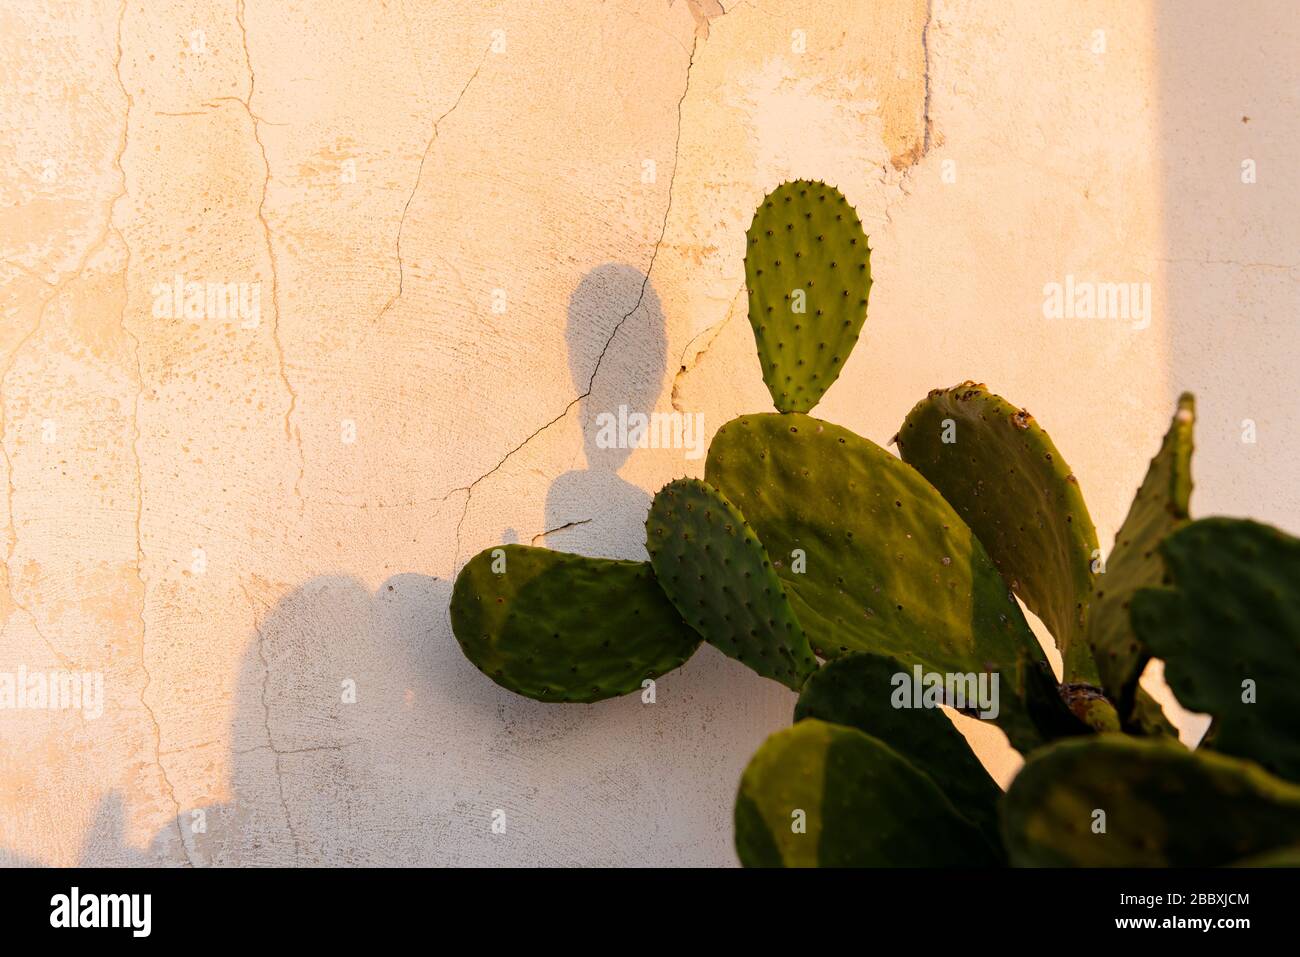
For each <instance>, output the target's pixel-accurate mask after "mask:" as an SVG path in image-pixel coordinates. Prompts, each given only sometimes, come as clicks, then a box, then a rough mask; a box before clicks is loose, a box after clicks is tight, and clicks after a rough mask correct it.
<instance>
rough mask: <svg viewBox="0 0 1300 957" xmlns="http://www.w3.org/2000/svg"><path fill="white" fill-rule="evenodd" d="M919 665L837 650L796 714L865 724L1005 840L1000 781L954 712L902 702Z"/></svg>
mask: <svg viewBox="0 0 1300 957" xmlns="http://www.w3.org/2000/svg"><path fill="white" fill-rule="evenodd" d="M912 678H913V675H912V669H911V668H907V667H904V666H903V665H902V664H900V663H899V662H897V661H895V660H894V659H893V658H885V657H883V656H880V655H871V654H866V653H860V654H855V655H845V656H844V657H843V658H837V659H835V660H834V661H832V662H831V663H830V664H828V665H826V667H824V668H822V669H821V671H819V672H817V673H816V674H815V675H813V676H812V677H811V678H809V679H808V683H807V684H806V685H804V688H803V691H802V692H801V693H800V694H799V701H798V703H797V704H796V705H795V709H794V719H795V721H796V722H797V721H803V720H805V719H808V718H816V719H818V720H821V721H827V722H830V723H832V724H840V725H845V726H846V727H850V728H857V729H858V730H859V731H862V732H864V733H865V734H869V735H871V736H872V737H874V738H878V739H879V740H880V741H882V742H884V743H885V744H887V745H889V747H891V748H893V749H894V750H895V751H896V752H898V754H899V756H901V757H903V758H905V759H907V760H908V761H910V762H911V763H912V764H913V765H914V766H915V767H916V768H917V770H919V771H922V772H924V773H925V774H927V775H929V776H930V778H931V780H933V781H934V783H935V784H937V785H938V786H939V789H940V790H941V791H943V793H944V794H945V795H947V797H948V800H949V801H951V802H952V804H953V806H954V807H955V808H956V809H957V811H958V813H960V814H961V815H962V816H963V817H965V818H966V819H967V820H969V821H970V822H971V823H972V824H974V825H975V826H976V827H978V828H979V829H980V831H981V832H982V833H983V834H984V836H985V837H986V838H987V839H988V841H989V843H990V844H991V845H992V846H994V847H996V846H998V842H999V836H998V802H999V800H1000V799H1001V797H1002V789H1001V788H1000V787H998V785H997V782H996V781H994V780H993V779H992V778H991V777H989V774H988V772H987V771H985V770H984V765H982V764H980V761H979V758H977V757H975V753H974V752H973V751H971V749H970V745H969V744H967V743H966V739H965V738H964V737H962V735H961V732H959V731H958V730H957V729H956V728H955V727H953V724H952V722H951V721H949V720H948V716H947V715H946V714H944V713H943V711H942V710H941V709H938V708H904V707H895V705H896V704H898V703H899V701H900V700H901V698H900V694H901V689H902V688H903V686H904V685H905V684H906V683H910V682H911V681H912Z"/></svg>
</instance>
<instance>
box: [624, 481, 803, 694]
mask: <svg viewBox="0 0 1300 957" xmlns="http://www.w3.org/2000/svg"><path fill="white" fill-rule="evenodd" d="M645 529H646V550H647V551H648V552H649V553H650V564H651V565H652V566H654V570H655V577H656V578H657V579H658V581H659V585H660V587H661V588H663V590H664V593H665V594H666V595H667V596H668V598H669V600H670V601H671V602H672V603H673V605H674V606H675V607H676V608H677V611H678V612H679V613H680V614H681V616H682V617H683V618H684V619H686V621H687V623H688V624H690V625H691V626H692V627H694V628H695V630H696V631H698V632H699V633H700V635H701V636H702V637H703V638H704V640H705V641H707V642H708V643H709V644H711V645H713V646H714V647H715V648H717V649H718V650H719V651H721V652H722V653H723V654H725V655H728V656H730V657H732V658H735V659H736V660H737V661H739V662H741V663H743V664H745V665H748V666H749V667H750V668H752V669H753V670H754V671H757V672H758V673H759V674H760V675H762V676H763V677H765V678H771V679H772V680H774V681H779V682H781V684H783V685H785V686H786V687H788V688H792V689H794V690H795V691H798V690H799V689H800V688H801V687H803V683H804V679H806V678H807V677H808V676H809V675H810V674H812V673H813V672H814V671H816V670H817V659H816V658H815V657H813V652H812V648H810V647H809V645H808V639H807V638H805V637H804V633H803V629H802V628H801V627H799V621H798V619H796V618H795V616H794V612H793V611H791V610H790V601H789V599H788V598H787V597H786V594H785V588H783V587H782V585H781V579H780V578H778V577H777V574H776V570H775V569H774V568H773V567H772V563H771V561H770V560H769V559H768V555H767V552H766V550H764V548H763V543H762V542H760V541H759V540H758V536H757V535H755V534H754V530H753V529H752V528H750V527H749V525H748V524H747V523H746V522H745V516H744V515H742V514H741V513H740V510H739V509H738V508H736V506H735V505H733V504H732V503H731V502H730V501H729V500H728V499H727V497H726V496H724V495H723V494H722V493H721V492H719V491H718V490H717V489H715V488H714V487H713V486H712V485H709V484H707V483H705V482H701V481H700V480H699V479H678V480H677V481H675V482H670V483H669V484H668V485H665V486H664V487H663V488H662V489H660V490H659V494H658V495H656V496H655V498H654V503H653V504H652V505H651V506H650V514H649V516H648V517H647V518H646V523H645Z"/></svg>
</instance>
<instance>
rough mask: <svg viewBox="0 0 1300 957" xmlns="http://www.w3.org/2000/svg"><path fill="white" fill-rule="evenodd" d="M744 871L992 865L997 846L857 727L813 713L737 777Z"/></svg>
mask: <svg viewBox="0 0 1300 957" xmlns="http://www.w3.org/2000/svg"><path fill="white" fill-rule="evenodd" d="M736 852H737V854H738V855H739V856H740V862H741V863H742V864H744V865H745V866H746V867H889V866H893V867H963V866H964V867H986V866H990V865H993V864H996V863H998V862H999V854H998V851H997V850H996V849H995V848H993V847H992V846H990V845H989V843H988V842H987V841H986V840H985V839H984V837H983V835H982V834H981V833H980V832H979V830H978V829H977V828H976V827H975V826H974V825H973V824H971V823H970V821H968V820H967V819H966V818H965V817H963V816H962V815H961V814H960V813H958V811H957V809H956V808H955V807H954V806H953V804H952V802H951V801H949V800H948V798H947V797H945V796H944V794H943V792H942V791H941V790H940V789H939V787H938V785H936V784H935V783H934V781H932V780H931V779H930V777H929V776H928V775H926V774H925V773H924V772H922V771H920V770H918V769H917V768H916V766H915V765H913V764H912V763H911V762H909V761H908V760H907V759H906V758H904V757H901V756H900V755H899V754H898V753H897V752H896V751H894V750H893V749H891V748H890V747H888V746H887V745H885V744H883V743H882V742H880V741H878V740H877V739H875V738H873V737H871V736H869V735H866V734H863V733H862V732H861V731H858V730H857V729H856V728H847V727H842V726H840V725H835V724H827V723H826V722H824V721H818V720H816V719H814V718H810V719H808V720H806V721H800V722H799V723H798V724H796V725H795V726H794V727H792V728H786V729H785V730H784V731H778V732H777V733H776V734H774V735H772V736H771V737H770V738H768V739H767V741H766V742H764V744H763V746H762V747H761V748H759V749H758V751H757V752H756V753H755V754H754V756H753V758H751V759H750V762H749V766H748V767H746V768H745V773H744V775H743V776H742V777H741V779H740V793H739V794H738V795H737V796H736Z"/></svg>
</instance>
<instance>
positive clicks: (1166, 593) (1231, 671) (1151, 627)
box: [1132, 518, 1300, 781]
mask: <svg viewBox="0 0 1300 957" xmlns="http://www.w3.org/2000/svg"><path fill="white" fill-rule="evenodd" d="M1160 553H1161V555H1162V556H1163V557H1164V561H1165V564H1166V566H1167V568H1168V573H1169V576H1170V578H1171V583H1172V586H1173V587H1171V588H1147V589H1143V590H1141V591H1139V592H1138V593H1137V594H1136V595H1135V596H1134V598H1133V603H1132V620H1133V629H1134V631H1135V632H1136V633H1137V636H1138V639H1139V640H1140V641H1141V642H1142V644H1143V645H1144V646H1145V647H1147V648H1149V649H1150V650H1151V653H1152V654H1154V655H1155V656H1156V657H1158V658H1163V659H1164V662H1165V680H1166V681H1167V682H1169V686H1170V687H1171V688H1172V689H1173V691H1174V694H1176V695H1177V696H1178V700H1179V701H1180V702H1181V703H1182V704H1183V706H1184V707H1187V708H1189V709H1191V710H1193V711H1203V712H1209V713H1210V714H1212V715H1214V719H1215V720H1214V734H1213V743H1212V745H1210V746H1212V747H1213V748H1214V750H1216V751H1220V752H1223V753H1225V754H1233V755H1237V756H1238V757H1243V758H1250V759H1252V760H1254V761H1257V762H1259V763H1260V764H1261V765H1262V766H1263V767H1265V768H1266V769H1268V770H1269V771H1271V772H1273V773H1274V774H1277V775H1279V776H1281V777H1284V778H1287V779H1288V780H1292V781H1300V735H1297V734H1296V730H1297V715H1300V539H1296V538H1293V537H1291V536H1290V535H1287V534H1285V533H1284V532H1281V531H1278V530H1277V529H1275V528H1272V527H1270V526H1268V525H1261V524H1259V523H1258V522H1251V521H1246V520H1244V519H1231V518H1207V519H1201V520H1199V521H1196V522H1192V523H1190V524H1188V525H1186V526H1185V527H1183V528H1181V529H1179V530H1178V531H1176V532H1174V533H1173V534H1172V535H1170V536H1168V537H1167V538H1165V539H1164V541H1163V542H1161V544H1160Z"/></svg>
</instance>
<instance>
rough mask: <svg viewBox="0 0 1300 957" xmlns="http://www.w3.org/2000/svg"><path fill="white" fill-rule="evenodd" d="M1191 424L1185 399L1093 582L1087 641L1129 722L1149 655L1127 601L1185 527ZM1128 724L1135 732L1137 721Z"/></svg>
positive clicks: (1154, 575)
mask: <svg viewBox="0 0 1300 957" xmlns="http://www.w3.org/2000/svg"><path fill="white" fill-rule="evenodd" d="M1195 419H1196V403H1195V400H1194V399H1193V398H1192V396H1191V395H1190V394H1188V393H1184V394H1183V395H1182V397H1181V398H1179V400H1178V409H1177V411H1176V412H1175V413H1174V418H1173V422H1172V423H1170V426H1169V431H1168V432H1167V433H1166V434H1165V438H1164V441H1163V442H1162V443H1161V444H1160V451H1159V452H1157V453H1156V456H1155V458H1153V459H1152V460H1151V464H1150V465H1149V466H1148V467H1147V474H1146V478H1144V479H1143V480H1142V487H1141V488H1139V489H1138V491H1137V495H1135V496H1134V498H1133V504H1132V505H1130V506H1129V510H1128V516H1127V517H1126V518H1125V519H1124V524H1123V525H1121V526H1120V529H1119V534H1118V535H1116V536H1115V546H1114V548H1112V549H1111V553H1110V555H1109V556H1108V558H1107V561H1106V573H1105V574H1104V575H1098V576H1097V578H1096V584H1095V589H1096V591H1095V593H1094V596H1093V603H1092V611H1091V613H1090V620H1089V622H1088V641H1089V643H1090V644H1091V645H1092V649H1093V656H1094V657H1095V658H1096V660H1097V671H1098V673H1099V674H1100V676H1101V685H1102V687H1103V688H1104V689H1105V690H1106V693H1107V695H1108V696H1109V697H1110V699H1111V700H1112V701H1114V702H1115V703H1116V707H1117V709H1118V711H1119V713H1120V715H1121V716H1123V717H1124V718H1125V719H1126V721H1127V719H1128V718H1129V715H1130V714H1131V713H1132V712H1133V710H1134V708H1135V700H1136V699H1135V696H1136V694H1137V692H1138V679H1139V678H1140V677H1142V670H1143V669H1144V668H1145V667H1146V664H1147V661H1148V660H1149V659H1150V657H1151V655H1150V652H1148V651H1147V649H1146V648H1144V647H1143V646H1142V644H1141V643H1140V642H1139V641H1138V640H1137V638H1136V636H1135V635H1134V634H1133V627H1132V625H1131V624H1130V622H1129V603H1130V602H1131V601H1132V599H1133V594H1134V592H1136V591H1137V590H1138V589H1139V588H1147V587H1152V586H1155V585H1159V584H1160V582H1161V580H1162V579H1163V577H1164V572H1165V569H1164V562H1163V561H1162V560H1161V558H1160V554H1159V552H1158V551H1157V546H1158V545H1159V544H1160V542H1161V540H1162V539H1163V538H1164V537H1165V536H1166V535H1168V534H1169V533H1170V532H1172V531H1174V530H1175V529H1177V528H1180V527H1182V526H1183V525H1186V524H1187V521H1188V515H1189V512H1188V502H1189V499H1190V498H1191V494H1192V427H1193V425H1194V424H1195ZM1152 705H1154V702H1146V703H1144V704H1143V707H1142V711H1143V712H1144V713H1145V712H1147V711H1149V710H1150V708H1151V706H1152ZM1156 707H1158V706H1156ZM1130 723H1133V724H1136V725H1139V726H1140V725H1141V723H1142V715H1141V714H1139V715H1138V716H1137V719H1136V721H1134V722H1130Z"/></svg>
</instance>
